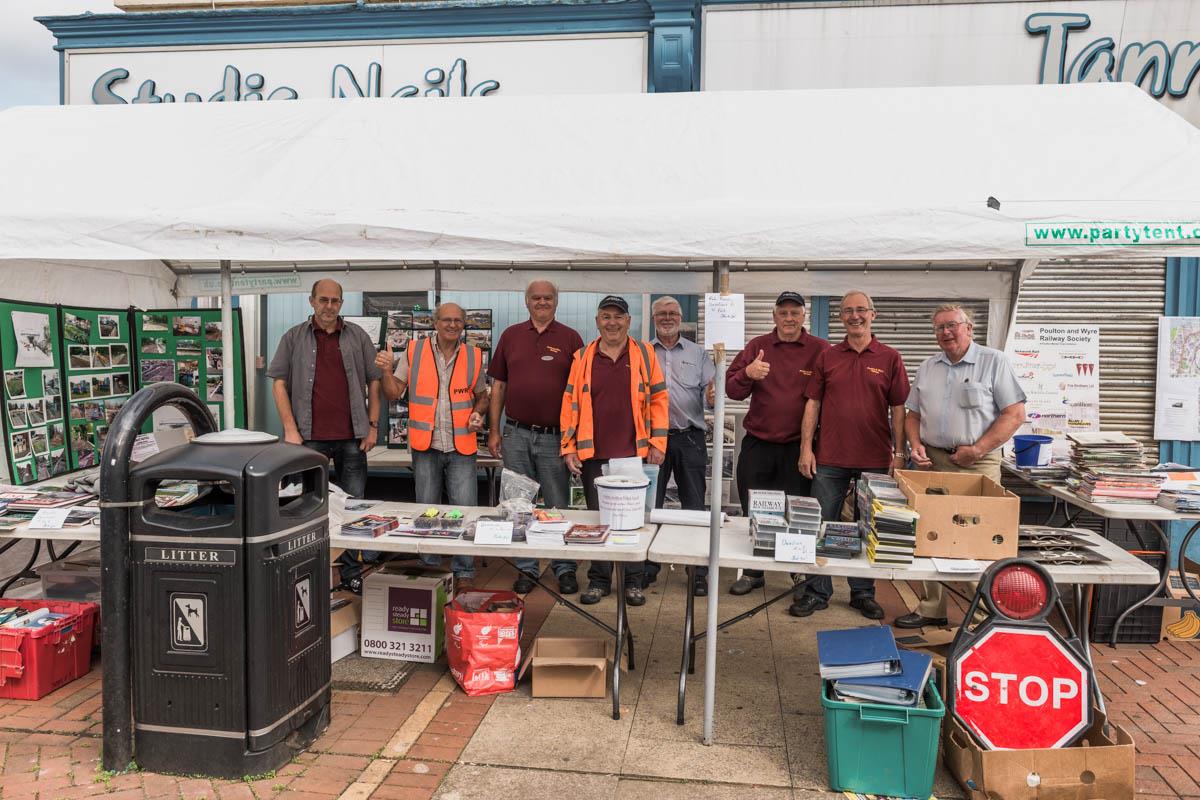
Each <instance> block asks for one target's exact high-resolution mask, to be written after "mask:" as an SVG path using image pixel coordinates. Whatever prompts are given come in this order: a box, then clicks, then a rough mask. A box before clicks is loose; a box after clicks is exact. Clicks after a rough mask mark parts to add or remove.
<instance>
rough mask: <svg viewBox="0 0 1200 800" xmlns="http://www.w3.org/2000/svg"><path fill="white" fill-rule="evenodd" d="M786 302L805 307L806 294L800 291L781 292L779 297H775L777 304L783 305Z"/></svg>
mask: <svg viewBox="0 0 1200 800" xmlns="http://www.w3.org/2000/svg"><path fill="white" fill-rule="evenodd" d="M784 303H795V304H796V305H798V306H800V307H801V308H803V307H804V295H802V294H800V293H799V292H780V293H779V297H776V298H775V305H777V306H781V305H783V304H784Z"/></svg>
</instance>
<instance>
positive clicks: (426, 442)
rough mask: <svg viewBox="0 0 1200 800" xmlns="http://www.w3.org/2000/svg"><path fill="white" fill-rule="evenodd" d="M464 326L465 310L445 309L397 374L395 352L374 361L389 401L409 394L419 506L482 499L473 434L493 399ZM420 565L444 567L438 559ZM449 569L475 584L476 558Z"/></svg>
mask: <svg viewBox="0 0 1200 800" xmlns="http://www.w3.org/2000/svg"><path fill="white" fill-rule="evenodd" d="M465 325H466V314H465V313H464V312H463V310H462V308H461V307H460V306H458V305H456V304H454V303H442V304H441V305H440V306H438V307H437V310H435V311H434V313H433V327H434V331H435V332H434V335H433V336H431V337H429V338H420V339H417V340H415V341H414V342H413V343H412V344H411V345H409V347H408V352H407V354H406V356H405V357H404V358H401V359H399V361H397V362H396V367H395V370H394V371H393V369H392V347H391V345H388V347H387V349H386V350H385V351H383V352H382V353H380V354H379V355H378V356H377V357H376V364H377V365H378V366H379V367H380V368H381V369H382V371H383V380H382V382H381V383H382V386H383V393H384V396H385V397H387V399H388V401H389V402H391V401H392V400H396V399H398V398H399V397H400V396H401V395H402V394H404V392H405V390H406V389H407V390H408V447H409V450H411V451H412V457H413V482H414V484H415V488H416V496H417V498H416V499H417V502H418V503H430V504H432V505H437V504H439V503H441V502H442V493H443V491H445V494H446V498H447V500H448V501H449V502H450V504H451V505H456V506H473V505H475V504H476V502H477V500H478V496H479V480H478V478H479V476H478V472H477V470H476V466H475V452H476V449H477V446H476V439H475V433H476V432H477V431H479V430H480V429H481V428H482V427H483V414H484V410H485V409H486V408H487V404H488V396H487V386H486V384H485V382H484V377H483V355H482V353H481V352H480V350H479V348H478V347H475V346H473V345H468V344H465V343H464V342H462V341H461V339H462V334H463V327H464V326H465ZM421 560H422V561H424V562H425V563H426V564H429V565H431V566H436V565H437V564H439V563H441V559H440V558H439V557H438V556H436V555H424V556H421ZM451 569H452V570H453V571H454V581H455V584H456V588H457V589H459V590H461V589H463V588H466V587H468V586H469V585H470V584H471V582H472V581H473V580H474V578H475V563H474V559H472V558H471V557H470V556H455V557H454V559H453V561H452V562H451Z"/></svg>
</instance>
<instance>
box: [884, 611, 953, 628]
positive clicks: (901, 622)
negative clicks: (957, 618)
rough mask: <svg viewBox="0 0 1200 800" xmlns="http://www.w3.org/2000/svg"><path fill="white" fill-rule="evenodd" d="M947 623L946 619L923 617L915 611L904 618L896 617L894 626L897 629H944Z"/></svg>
mask: <svg viewBox="0 0 1200 800" xmlns="http://www.w3.org/2000/svg"><path fill="white" fill-rule="evenodd" d="M946 622H947V620H946V618H945V617H922V616H921V615H920V614H918V613H917V612H915V611H914V612H913V613H911V614H905V615H904V616H903V617H896V619H895V620H893V621H892V624H893V625H895V626H896V627H897V628H944V627H946Z"/></svg>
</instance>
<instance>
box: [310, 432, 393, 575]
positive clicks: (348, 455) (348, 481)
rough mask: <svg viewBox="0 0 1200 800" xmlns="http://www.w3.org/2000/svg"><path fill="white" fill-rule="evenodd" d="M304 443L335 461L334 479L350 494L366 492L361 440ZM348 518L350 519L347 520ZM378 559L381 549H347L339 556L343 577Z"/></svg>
mask: <svg viewBox="0 0 1200 800" xmlns="http://www.w3.org/2000/svg"><path fill="white" fill-rule="evenodd" d="M304 446H305V447H307V448H309V449H310V450H316V451H317V452H318V453H320V454H321V455H323V456H325V457H326V458H328V459H329V461H330V463H332V464H333V482H334V483H336V484H337V485H338V486H340V487H341V488H342V491H344V492H345V493H346V494H348V495H350V496H351V497H362V496H363V495H365V494H366V493H367V454H366V453H364V452H363V451H362V449H361V448H359V446H358V439H336V440H330V441H321V442H318V441H316V440H313V439H305V440H304ZM348 521H349V520H347V522H348ZM378 559H379V551H378V550H346V551H344V552H343V553H342V554H341V555H340V556H338V560H337V563H338V566H339V569H340V572H341V576H342V580H343V581H344V580H347V579H349V578H352V577H354V576H355V575H357V574H358V572H359V569H360V567H359V566H358V564H360V563H361V562H363V561H376V560H378Z"/></svg>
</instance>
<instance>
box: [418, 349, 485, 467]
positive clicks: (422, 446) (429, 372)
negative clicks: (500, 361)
mask: <svg viewBox="0 0 1200 800" xmlns="http://www.w3.org/2000/svg"><path fill="white" fill-rule="evenodd" d="M434 347H437V344H436V343H435V342H434V341H433V339H431V338H428V337H421V338H420V339H417V340H416V341H414V342H413V343H412V345H411V346H410V347H409V348H408V446H409V448H410V449H412V450H428V449H429V447H430V445H432V444H433V426H434V424H435V423H436V422H437V400H438V388H439V382H438V369H437V359H436V357H435V356H434V355H433V348H434ZM481 369H483V356H482V355H481V353H480V351H479V348H478V347H475V346H468V345H466V344H459V346H458V353H457V354H456V355H455V358H454V368H453V372H451V373H450V416H451V418H452V419H453V420H454V449H455V450H457V451H458V452H460V453H462V454H463V455H464V456H469V455H473V454H474V453H475V451H476V450H477V449H478V445H477V444H476V438H475V434H474V433H473V432H472V431H471V430H470V428H469V427H468V426H469V425H470V422H471V409H472V408H474V407H475V382H476V381H477V380H479V370H481Z"/></svg>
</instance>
